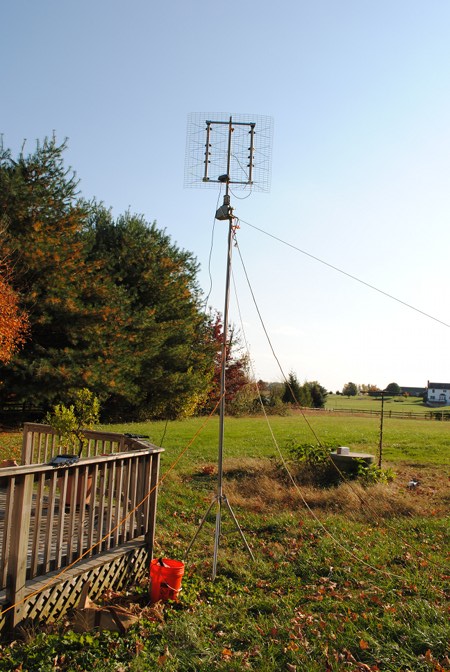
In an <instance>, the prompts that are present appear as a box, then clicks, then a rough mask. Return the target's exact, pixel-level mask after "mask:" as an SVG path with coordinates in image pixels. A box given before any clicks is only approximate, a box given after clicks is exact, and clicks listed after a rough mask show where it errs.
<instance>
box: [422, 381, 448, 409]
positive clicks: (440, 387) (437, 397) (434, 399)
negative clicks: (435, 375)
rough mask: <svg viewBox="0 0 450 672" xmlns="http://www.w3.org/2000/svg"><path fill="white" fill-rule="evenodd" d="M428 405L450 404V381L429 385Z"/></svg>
mask: <svg viewBox="0 0 450 672" xmlns="http://www.w3.org/2000/svg"><path fill="white" fill-rule="evenodd" d="M426 403H427V405H428V406H450V383H430V381H428V387H427V401H426Z"/></svg>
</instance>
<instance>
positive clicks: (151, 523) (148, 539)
mask: <svg viewBox="0 0 450 672" xmlns="http://www.w3.org/2000/svg"><path fill="white" fill-rule="evenodd" d="M159 458H160V454H159V453H152V454H151V455H150V490H152V493H151V495H150V497H149V516H148V521H147V530H146V532H145V547H146V549H147V551H148V552H149V554H150V559H152V557H153V544H154V541H155V527H156V507H157V499H158V488H157V483H158V478H159Z"/></svg>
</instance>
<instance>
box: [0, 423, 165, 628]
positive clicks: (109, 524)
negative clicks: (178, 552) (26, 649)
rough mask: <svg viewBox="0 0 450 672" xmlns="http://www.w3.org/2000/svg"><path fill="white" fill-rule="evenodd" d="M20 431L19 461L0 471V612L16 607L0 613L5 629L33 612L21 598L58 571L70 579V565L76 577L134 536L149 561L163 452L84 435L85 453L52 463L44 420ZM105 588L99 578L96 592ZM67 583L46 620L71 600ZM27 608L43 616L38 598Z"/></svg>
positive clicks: (53, 449)
mask: <svg viewBox="0 0 450 672" xmlns="http://www.w3.org/2000/svg"><path fill="white" fill-rule="evenodd" d="M24 429H25V431H24V439H23V450H22V465H21V466H18V467H8V468H6V469H2V470H1V472H0V500H1V505H0V591H3V592H2V593H0V604H2V605H3V610H4V609H5V608H7V606H8V605H16V606H14V608H13V609H10V610H9V611H8V615H9V618H8V622H9V623H8V624H9V626H13V627H14V626H17V625H18V624H19V623H21V622H22V621H23V620H24V619H26V618H29V617H30V613H32V612H33V605H29V604H28V601H27V599H26V598H27V595H29V594H31V593H33V592H35V590H36V585H38V584H39V583H40V584H41V586H42V585H44V586H46V584H47V583H48V580H49V577H51V576H55V574H56V575H58V574H59V575H60V576H58V577H57V578H59V580H60V582H61V581H64V580H65V579H66V578H67V577H66V576H65V574H66V572H65V571H64V568H70V569H71V572H70V573H69V574H70V576H72V577H73V571H72V565H74V567H75V566H77V569H76V572H78V574H79V573H80V572H82V571H84V570H85V567H84V566H83V563H84V564H86V563H87V562H91V565H92V560H93V559H97V560H98V562H96V563H94V565H95V567H98V566H99V564H105V563H108V562H109V561H111V558H112V557H113V556H114V558H115V559H117V556H118V552H119V554H120V552H123V553H125V552H127V549H129V548H131V547H132V548H133V549H136V543H137V542H138V541H139V543H140V545H141V546H143V547H144V548H145V550H146V555H147V559H150V558H151V554H152V548H153V540H154V531H155V519H156V505H157V483H158V474H159V458H160V453H161V452H162V450H163V449H162V448H158V447H157V446H154V445H152V444H151V443H149V442H147V441H142V440H140V439H136V438H129V437H126V436H123V435H119V434H112V433H107V432H86V437H87V438H88V439H89V445H88V447H87V450H86V453H87V455H86V456H85V457H83V458H82V459H80V460H79V462H76V463H74V464H71V465H70V466H65V467H62V468H61V467H59V468H55V467H53V466H51V465H49V464H48V461H49V460H50V459H51V458H52V457H54V456H55V455H56V454H58V452H59V450H58V436H57V434H56V433H55V432H54V431H53V430H52V428H51V427H48V426H46V425H35V424H30V423H28V424H26V425H25V428H24ZM80 558H82V562H81V563H78V562H76V561H77V560H78V559H80ZM92 566H93V565H92ZM114 576H115V578H119V579H120V577H117V573H114ZM106 578H107V577H106ZM109 578H110V580H111V576H110V577H109ZM77 585H80V584H79V582H78V584H77ZM81 587H82V586H81ZM106 587H109V584H108V583H107V581H106V584H105V582H102V585H101V586H100V585H99V586H98V590H97V592H98V591H99V590H100V588H103V589H104V588H106ZM72 588H73V582H72V584H71V583H70V582H69V587H68V589H67V592H65V591H61V590H60V596H59V599H58V602H59V603H60V607H61V608H60V609H59V610H58V609H55V605H54V603H53V604H52V614H53V616H54V617H57V616H59V615H60V614H61V613H63V612H64V610H65V608H67V606H70V605H71V604H72V603H73V596H72V597H71V595H70V593H71V590H72ZM78 592H79V591H78ZM41 602H42V600H41ZM50 602H51V600H50ZM33 613H34V616H35V617H44V616H45V617H48V615H49V612H48V609H47V608H46V604H45V601H44V603H42V604H41V606H40V607H39V609H38V610H37V612H36V609H34V612H33ZM0 621H1V617H0ZM1 625H2V624H1V622H0V628H1Z"/></svg>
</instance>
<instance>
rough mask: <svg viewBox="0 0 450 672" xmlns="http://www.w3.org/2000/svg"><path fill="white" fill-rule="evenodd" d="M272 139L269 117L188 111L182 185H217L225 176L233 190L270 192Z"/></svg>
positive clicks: (200, 186)
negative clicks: (189, 112)
mask: <svg viewBox="0 0 450 672" xmlns="http://www.w3.org/2000/svg"><path fill="white" fill-rule="evenodd" d="M230 129H231V130H230ZM272 138H273V118H272V117H265V116H259V115H251V114H224V113H217V112H213V113H204V112H193V113H191V114H190V115H189V116H188V126H187V136H186V159H185V166H184V186H185V187H198V188H203V187H215V188H217V186H218V185H220V184H221V183H223V182H224V181H225V178H226V177H228V180H229V183H230V185H231V186H232V188H233V190H235V189H246V190H248V191H250V190H253V191H266V192H267V191H269V190H270V177H271V164H272ZM228 154H229V155H230V156H229V165H228ZM228 168H229V170H228ZM220 178H221V179H220Z"/></svg>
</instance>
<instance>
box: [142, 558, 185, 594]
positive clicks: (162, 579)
mask: <svg viewBox="0 0 450 672" xmlns="http://www.w3.org/2000/svg"><path fill="white" fill-rule="evenodd" d="M183 574H184V562H181V560H169V559H168V558H155V559H154V560H152V561H151V563H150V601H151V602H158V601H159V600H163V601H164V602H166V601H167V600H177V599H178V593H179V592H180V590H181V579H182V578H183Z"/></svg>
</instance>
